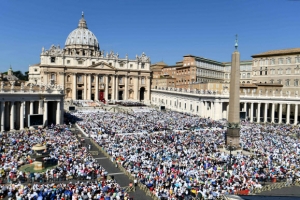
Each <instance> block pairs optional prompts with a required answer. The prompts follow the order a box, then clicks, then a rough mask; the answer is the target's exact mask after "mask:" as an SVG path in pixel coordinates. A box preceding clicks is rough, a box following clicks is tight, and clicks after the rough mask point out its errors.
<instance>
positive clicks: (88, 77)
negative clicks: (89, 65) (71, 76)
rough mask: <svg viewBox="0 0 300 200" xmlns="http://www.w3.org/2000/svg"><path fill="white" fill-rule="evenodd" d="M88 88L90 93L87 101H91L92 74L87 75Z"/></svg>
mask: <svg viewBox="0 0 300 200" xmlns="http://www.w3.org/2000/svg"><path fill="white" fill-rule="evenodd" d="M87 88H88V92H87V97H86V99H87V100H91V96H92V80H91V74H88V75H87Z"/></svg>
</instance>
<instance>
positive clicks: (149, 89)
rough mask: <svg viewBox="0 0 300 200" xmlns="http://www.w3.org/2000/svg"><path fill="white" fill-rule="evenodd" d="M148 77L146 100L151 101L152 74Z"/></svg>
mask: <svg viewBox="0 0 300 200" xmlns="http://www.w3.org/2000/svg"><path fill="white" fill-rule="evenodd" d="M146 78H147V79H146V81H147V82H146V88H147V94H146V98H145V100H146V102H147V101H148V102H149V103H150V102H151V99H150V98H151V97H150V92H151V79H150V76H147V77H146Z"/></svg>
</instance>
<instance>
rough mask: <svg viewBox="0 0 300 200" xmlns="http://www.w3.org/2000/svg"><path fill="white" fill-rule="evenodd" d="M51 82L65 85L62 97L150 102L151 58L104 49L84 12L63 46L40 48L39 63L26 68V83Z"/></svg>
mask: <svg viewBox="0 0 300 200" xmlns="http://www.w3.org/2000/svg"><path fill="white" fill-rule="evenodd" d="M50 82H54V83H55V84H57V85H60V86H62V87H63V88H64V93H65V100H71V99H72V100H95V101H102V102H108V101H118V100H132V101H143V102H145V103H148V102H149V101H150V85H151V71H150V58H149V57H148V56H147V55H146V54H145V53H142V54H141V55H140V56H138V55H136V56H135V59H129V58H128V56H127V55H126V57H125V58H119V55H118V54H117V53H114V52H113V51H111V52H104V51H103V50H102V51H101V50H100V46H99V43H98V40H97V38H96V36H95V35H94V34H93V33H92V32H91V31H90V30H89V29H88V27H87V23H86V20H85V19H84V15H83V14H82V18H81V19H80V20H79V24H78V27H77V28H76V29H75V30H73V31H72V32H71V33H70V34H69V36H68V37H67V39H66V42H65V47H64V48H61V47H60V46H54V45H52V46H51V47H50V49H47V50H45V49H44V48H43V49H42V52H41V55H40V63H39V64H36V65H32V66H30V67H29V82H28V84H36V85H43V84H45V85H47V84H49V83H50Z"/></svg>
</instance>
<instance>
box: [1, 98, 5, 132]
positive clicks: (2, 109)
mask: <svg viewBox="0 0 300 200" xmlns="http://www.w3.org/2000/svg"><path fill="white" fill-rule="evenodd" d="M4 113H5V101H2V102H1V132H3V131H4Z"/></svg>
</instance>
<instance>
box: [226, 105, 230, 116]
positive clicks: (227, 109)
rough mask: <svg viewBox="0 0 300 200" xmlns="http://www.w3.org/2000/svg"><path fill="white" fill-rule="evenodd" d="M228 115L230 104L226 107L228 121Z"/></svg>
mask: <svg viewBox="0 0 300 200" xmlns="http://www.w3.org/2000/svg"><path fill="white" fill-rule="evenodd" d="M228 114H229V102H228V103H227V105H226V119H227V120H228Z"/></svg>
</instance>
